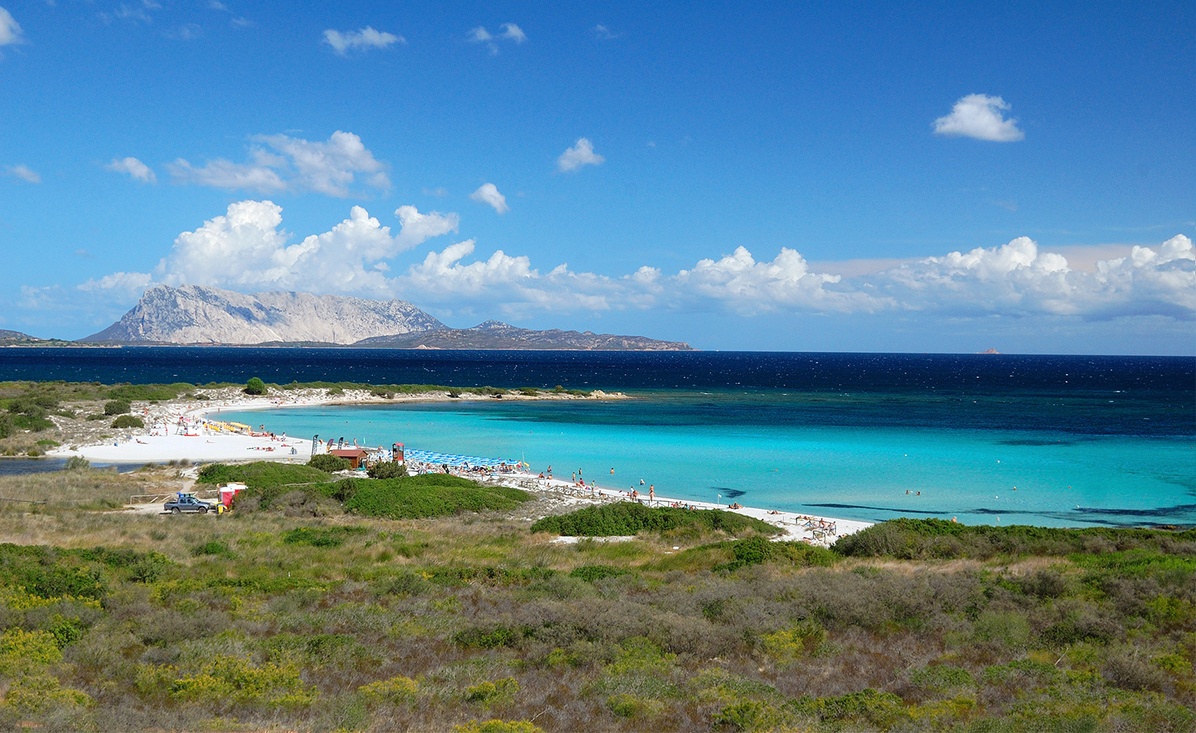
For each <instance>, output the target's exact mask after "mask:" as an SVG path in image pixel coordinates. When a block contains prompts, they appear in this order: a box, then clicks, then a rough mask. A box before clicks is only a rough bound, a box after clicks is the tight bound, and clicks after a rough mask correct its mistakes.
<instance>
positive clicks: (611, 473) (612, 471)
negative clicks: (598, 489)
mask: <svg viewBox="0 0 1196 733" xmlns="http://www.w3.org/2000/svg"><path fill="white" fill-rule="evenodd" d="M610 475H611V476H614V475H615V469H614V468H611V470H610Z"/></svg>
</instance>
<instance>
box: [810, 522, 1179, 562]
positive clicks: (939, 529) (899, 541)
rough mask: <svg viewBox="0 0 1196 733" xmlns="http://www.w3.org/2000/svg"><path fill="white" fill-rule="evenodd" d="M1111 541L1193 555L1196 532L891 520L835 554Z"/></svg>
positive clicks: (1048, 549) (965, 552) (1014, 550)
mask: <svg viewBox="0 0 1196 733" xmlns="http://www.w3.org/2000/svg"><path fill="white" fill-rule="evenodd" d="M1102 542H1103V543H1105V544H1107V545H1109V547H1110V549H1111V550H1117V551H1125V550H1134V549H1139V548H1142V549H1147V548H1149V549H1155V550H1157V551H1160V552H1166V553H1167V554H1183V553H1187V554H1191V543H1192V542H1196V529H1189V530H1185V531H1182V532H1173V531H1168V530H1153V529H1110V528H1106V527H1089V528H1085V529H1062V528H1058V527H1031V526H1023V525H1013V526H1007V527H995V526H989V525H976V526H970V525H965V524H959V523H957V522H948V521H946V520H942V519H907V518H904V517H903V518H900V519H891V520H889V521H887V522H880V523H879V524H874V525H872V526H871V527H868V528H867V529H864V530H863V531H860V532H856V533H855V534H853V535H848V536H847V537H843V538H840V539H839V541H837V542H836V543H835V545H834V548H833V549H834V551H835V552H837V553H839V554H841V555H847V556H852V557H895V558H899V559H905V560H913V559H932V558H943V559H947V558H959V557H972V558H979V559H987V558H990V557H994V556H996V555H1045V556H1059V555H1070V554H1072V553H1081V554H1082V556H1083V557H1085V558H1097V557H1101V555H1100V554H1097V553H1089V552H1088V545H1089V544H1090V543H1102Z"/></svg>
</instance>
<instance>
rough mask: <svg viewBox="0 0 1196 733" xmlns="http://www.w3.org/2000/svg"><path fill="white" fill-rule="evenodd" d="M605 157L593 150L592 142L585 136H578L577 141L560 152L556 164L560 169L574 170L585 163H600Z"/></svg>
mask: <svg viewBox="0 0 1196 733" xmlns="http://www.w3.org/2000/svg"><path fill="white" fill-rule="evenodd" d="M605 160H606V158H603V157H602V156H601V155H598V154H597V153H595V152H594V144H593V143H591V142H590V141H589V140H588V139H587V138H584V137H579V138H578V139H577V143H576V144H575V145H574V146H573V147H571V148H568V149H566V150H565V152H563V153H561V156H560V157H559V158H557V159H556V166H557V169H558V170H561V171H575V170H577V169H578V168H581V167H582V166H585V165H601V164H602V163H603V161H605Z"/></svg>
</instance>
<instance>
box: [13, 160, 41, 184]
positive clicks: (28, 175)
mask: <svg viewBox="0 0 1196 733" xmlns="http://www.w3.org/2000/svg"><path fill="white" fill-rule="evenodd" d="M4 172H5V173H6V174H7V175H10V176H12V177H13V178H20V179H21V180H22V181H25V182H26V183H41V182H42V177H41V176H39V175H38V174H37V171H35V170H33V169H32V168H30V167H29V166H27V165H24V164H21V165H10V166H8V167H7V168H5V169H4Z"/></svg>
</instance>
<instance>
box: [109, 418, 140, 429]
mask: <svg viewBox="0 0 1196 733" xmlns="http://www.w3.org/2000/svg"><path fill="white" fill-rule="evenodd" d="M112 427H114V428H144V427H145V422H144V421H143V420H142V419H141V418H139V417H137V416H136V415H121V416H120V417H118V418H116V419H115V420H113V421H112Z"/></svg>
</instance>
